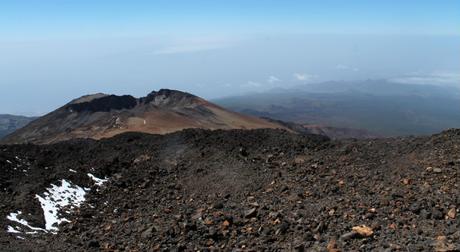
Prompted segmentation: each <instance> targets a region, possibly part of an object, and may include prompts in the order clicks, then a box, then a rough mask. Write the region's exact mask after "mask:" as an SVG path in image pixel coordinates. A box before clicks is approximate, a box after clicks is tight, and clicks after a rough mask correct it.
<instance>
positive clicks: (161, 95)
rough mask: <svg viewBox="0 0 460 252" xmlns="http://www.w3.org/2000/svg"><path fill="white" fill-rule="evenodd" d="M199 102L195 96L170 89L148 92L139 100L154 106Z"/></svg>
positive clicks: (184, 104)
mask: <svg viewBox="0 0 460 252" xmlns="http://www.w3.org/2000/svg"><path fill="white" fill-rule="evenodd" d="M199 100H201V99H200V98H198V97H197V96H195V95H192V94H189V93H186V92H182V91H178V90H172V89H160V90H158V91H152V92H150V93H149V94H148V95H147V96H146V97H142V98H140V102H141V103H145V104H153V105H156V106H177V105H183V106H186V105H191V104H194V103H195V102H197V101H199Z"/></svg>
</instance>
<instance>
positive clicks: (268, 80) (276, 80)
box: [267, 75, 281, 84]
mask: <svg viewBox="0 0 460 252" xmlns="http://www.w3.org/2000/svg"><path fill="white" fill-rule="evenodd" d="M279 81H281V80H280V79H278V78H277V77H276V76H273V75H272V76H269V77H268V79H267V82H268V83H270V84H273V83H275V82H279Z"/></svg>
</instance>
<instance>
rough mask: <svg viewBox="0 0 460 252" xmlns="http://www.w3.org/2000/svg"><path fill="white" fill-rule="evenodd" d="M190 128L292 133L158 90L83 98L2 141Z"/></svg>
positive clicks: (183, 94) (195, 98)
mask: <svg viewBox="0 0 460 252" xmlns="http://www.w3.org/2000/svg"><path fill="white" fill-rule="evenodd" d="M186 128H204V129H256V128H281V129H286V130H289V129H287V128H284V127H283V126H281V125H279V124H276V123H272V122H269V121H267V120H265V119H261V118H257V117H252V116H246V115H242V114H239V113H236V112H233V111H229V110H226V109H224V108H222V107H220V106H218V105H215V104H213V103H210V102H208V101H206V100H204V99H202V98H200V97H198V96H195V95H192V94H189V93H186V92H182V91H177V90H171V89H160V90H158V91H153V92H151V93H149V94H148V95H147V96H145V97H140V98H135V97H133V96H131V95H121V96H118V95H108V94H102V93H97V94H93V95H85V96H82V97H80V98H77V99H74V100H72V101H71V102H69V103H67V104H65V105H64V106H62V107H60V108H58V109H56V110H55V111H53V112H50V113H48V114H46V115H45V116H43V117H40V118H38V119H37V120H35V121H33V122H31V123H30V124H29V125H27V127H24V128H22V129H20V130H18V131H16V132H14V133H12V134H10V135H8V136H6V137H5V138H4V139H3V143H7V144H12V143H36V144H44V143H54V142H58V141H62V140H68V139H72V138H93V139H101V138H106V137H112V136H114V135H117V134H120V133H123V132H129V131H138V132H144V133H152V134H165V133H170V132H174V131H177V130H182V129H186Z"/></svg>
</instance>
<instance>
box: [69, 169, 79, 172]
mask: <svg viewBox="0 0 460 252" xmlns="http://www.w3.org/2000/svg"><path fill="white" fill-rule="evenodd" d="M69 172H73V173H77V171H76V170H73V169H69Z"/></svg>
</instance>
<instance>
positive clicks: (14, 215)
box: [6, 211, 46, 232]
mask: <svg viewBox="0 0 460 252" xmlns="http://www.w3.org/2000/svg"><path fill="white" fill-rule="evenodd" d="M21 214H22V211H17V212H16V213H10V214H9V215H8V216H6V218H7V219H8V220H10V221H14V222H17V223H19V224H21V225H23V226H25V227H27V228H29V229H31V230H35V231H43V232H46V230H45V229H43V228H38V227H33V226H31V225H30V224H29V222H27V221H26V220H21V219H19V218H18V215H21ZM8 227H10V226H8ZM7 231H8V230H7Z"/></svg>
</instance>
